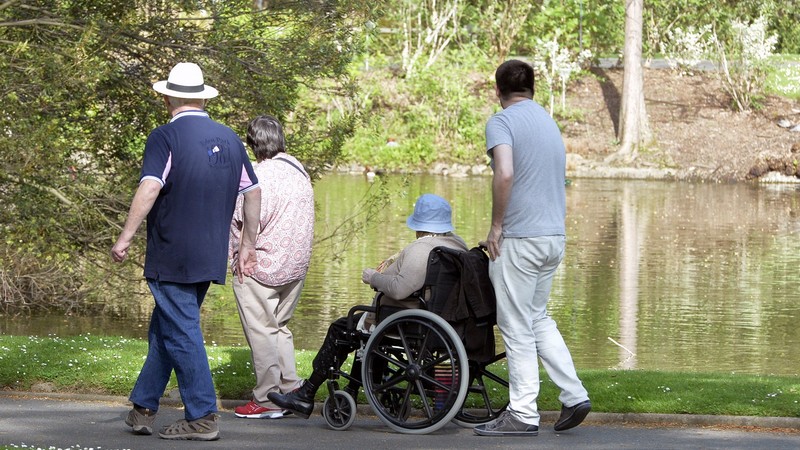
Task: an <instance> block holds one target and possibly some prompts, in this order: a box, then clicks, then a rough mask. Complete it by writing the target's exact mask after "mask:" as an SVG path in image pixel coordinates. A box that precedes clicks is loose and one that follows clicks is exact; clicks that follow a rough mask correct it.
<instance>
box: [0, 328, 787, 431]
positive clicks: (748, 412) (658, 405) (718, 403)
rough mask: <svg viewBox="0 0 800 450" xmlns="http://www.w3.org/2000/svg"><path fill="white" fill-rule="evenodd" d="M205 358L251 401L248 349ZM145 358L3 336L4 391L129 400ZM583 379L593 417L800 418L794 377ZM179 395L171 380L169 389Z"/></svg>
mask: <svg viewBox="0 0 800 450" xmlns="http://www.w3.org/2000/svg"><path fill="white" fill-rule="evenodd" d="M207 350H208V358H209V363H210V365H211V371H212V374H213V377H214V383H215V385H216V387H217V392H218V395H219V397H220V398H224V399H247V398H248V397H249V392H250V389H252V385H253V383H254V380H255V378H254V377H253V374H252V370H251V363H250V350H249V348H247V347H222V346H216V345H211V346H207ZM146 353H147V342H145V341H143V340H139V339H126V338H116V337H98V336H91V335H82V336H77V337H69V338H61V337H55V336H50V337H35V336H0V388H2V389H11V390H23V391H24V390H37V391H39V390H44V389H52V390H53V391H55V392H77V393H95V394H107V395H127V394H128V393H129V391H130V389H131V387H132V386H133V383H134V381H135V380H136V376H137V375H138V373H139V369H140V368H141V365H142V362H143V360H144V356H145V354H146ZM313 357H314V353H313V352H308V351H300V352H298V353H297V363H298V371H299V373H300V375H301V376H304V375H308V374H309V373H310V371H311V360H312V359H313ZM580 376H581V378H582V380H583V382H584V384H585V386H586V388H587V389H588V390H589V394H590V396H591V398H592V405H593V409H592V410H593V411H596V412H615V413H662V414H713V415H739V416H766V417H800V378H798V377H796V376H795V377H789V376H757V375H745V374H736V373H713V372H710V373H672V372H657V371H644V370H626V371H620V370H581V371H580ZM175 387H177V383H176V382H175V379H174V376H173V379H172V380H171V382H170V386H169V387H168V389H173V388H175ZM325 393H326V390H325V389H322V390H320V392H319V393H318V396H319V398H322V396H324V395H325ZM503 394H505V393H504V392H501V393H499V394H497V395H503ZM361 395H362V398H361V400H362V401H363V394H361ZM539 408H540V409H541V410H545V411H554V410H558V409H560V404H559V403H558V390H557V389H556V387H555V385H553V383H552V382H551V381H550V380H549V378H547V377H546V375H544V374H543V375H542V393H541V396H540V403H539Z"/></svg>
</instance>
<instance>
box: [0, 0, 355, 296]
mask: <svg viewBox="0 0 800 450" xmlns="http://www.w3.org/2000/svg"><path fill="white" fill-rule="evenodd" d="M365 10H366V9H365V6H364V4H363V3H362V0H347V1H335V0H294V1H291V0H283V1H280V0H275V1H257V2H251V1H242V0H226V1H224V2H223V1H216V0H200V1H161V0H134V1H121V0H63V1H60V0H40V1H21V0H7V1H5V2H3V3H0V55H2V56H0V98H1V99H2V107H0V136H2V137H0V139H2V146H1V147H0V167H2V170H0V203H2V204H3V205H6V206H4V208H3V209H2V212H0V226H2V227H3V229H2V231H3V236H4V239H5V242H4V245H2V246H1V247H0V248H1V249H2V251H1V252H0V267H2V268H3V269H0V278H2V280H0V281H3V282H4V283H5V284H8V285H9V286H11V287H12V289H10V290H7V291H6V292H9V293H10V294H7V298H6V299H8V297H14V298H16V297H19V298H27V299H28V300H26V301H27V302H28V303H29V304H28V307H29V308H30V309H37V308H40V307H41V306H42V304H41V303H39V302H42V303H44V302H47V301H54V302H65V301H66V302H71V301H74V300H80V299H84V298H86V296H87V295H90V293H91V292H92V291H93V290H94V289H93V288H94V287H95V286H96V285H97V284H101V283H105V282H106V281H108V280H107V279H108V277H109V274H110V272H109V270H110V269H111V268H109V267H108V263H107V261H109V260H110V259H109V257H108V249H109V248H110V245H111V243H112V242H113V239H114V238H115V236H116V234H117V233H118V230H119V226H120V225H121V223H122V221H123V220H124V216H125V214H126V213H127V206H128V204H129V201H130V198H131V195H132V192H133V189H134V188H135V184H136V181H137V180H138V170H139V167H140V159H141V152H142V150H143V142H144V139H145V138H146V136H147V134H148V133H149V131H150V130H151V129H152V128H154V127H155V126H157V125H159V124H161V123H164V122H165V121H166V120H167V116H166V112H165V108H164V106H163V103H162V100H161V99H160V98H159V95H158V94H156V93H155V92H154V91H153V90H152V83H153V82H154V81H157V80H161V79H166V77H167V75H168V73H169V70H170V69H171V68H172V66H173V65H174V64H175V63H177V62H180V61H193V62H197V63H198V64H199V65H200V66H201V67H202V68H203V71H204V75H205V79H206V82H207V83H208V84H211V85H213V86H214V87H216V88H217V89H219V91H220V96H219V97H218V98H215V99H213V100H212V101H211V102H210V103H209V106H208V110H209V112H210V113H211V114H212V117H214V118H215V119H217V120H219V121H221V122H223V123H226V124H228V125H230V126H231V127H233V128H234V129H235V130H237V132H239V133H240V135H244V130H245V128H246V125H247V122H248V121H249V120H250V119H251V118H252V117H253V116H255V115H257V114H263V113H268V114H272V115H275V116H277V117H278V118H280V119H281V120H283V121H284V122H285V125H286V128H287V132H288V134H289V135H290V137H291V138H292V140H290V142H289V145H290V151H292V152H293V153H294V154H296V155H298V156H299V157H300V158H301V159H302V160H303V161H304V162H305V163H306V164H307V165H308V166H309V169H310V170H311V171H312V173H316V172H318V171H319V170H321V169H322V168H324V165H325V164H328V163H329V162H330V161H333V160H335V159H336V157H337V154H338V151H339V147H340V145H341V142H342V140H343V139H344V137H345V136H347V135H349V134H350V133H351V131H352V127H353V125H354V120H355V117H354V115H353V114H351V113H349V112H347V111H339V114H335V115H333V114H330V113H328V114H322V115H321V113H325V111H322V110H321V108H322V106H321V105H308V104H307V105H304V108H302V109H299V108H296V106H297V101H298V95H299V94H300V93H301V92H308V90H319V91H320V95H326V96H329V97H330V96H344V97H347V96H348V95H349V94H350V92H351V88H350V83H349V80H348V77H347V73H346V68H347V66H348V64H349V62H350V60H351V57H352V55H353V54H354V52H356V51H357V50H358V46H357V43H358V42H360V39H359V35H358V32H359V30H360V28H361V27H362V26H363V23H364V22H365V20H366V15H364V14H362V13H361V11H365ZM319 80H325V83H320V82H319ZM320 116H322V117H323V118H324V120H320V119H319V118H320ZM139 243H140V244H141V242H139ZM137 253H138V254H140V255H141V254H142V253H143V251H138V252H137ZM115 270H116V269H115ZM76 272H79V275H78V276H76V275H75V273H76ZM136 272H139V270H138V269H137V270H136ZM133 275H134V276H136V277H140V276H141V275H140V272H139V273H135V274H133ZM25 279H28V280H33V281H29V282H23V281H21V280H25ZM91 280H93V281H91ZM58 283H61V284H62V285H63V287H62V288H59V287H57V286H54V284H58ZM31 299H39V300H31ZM4 304H7V303H6V302H4ZM58 307H63V304H62V303H59V305H58ZM66 309H69V308H66Z"/></svg>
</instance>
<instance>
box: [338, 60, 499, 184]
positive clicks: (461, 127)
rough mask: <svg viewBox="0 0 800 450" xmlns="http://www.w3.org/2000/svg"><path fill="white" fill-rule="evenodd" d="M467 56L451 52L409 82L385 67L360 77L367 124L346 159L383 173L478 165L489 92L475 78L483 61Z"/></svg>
mask: <svg viewBox="0 0 800 450" xmlns="http://www.w3.org/2000/svg"><path fill="white" fill-rule="evenodd" d="M471 54H472V53H471V52H469V51H460V52H455V51H454V52H450V53H449V54H448V59H446V60H441V61H437V62H436V63H435V64H434V65H433V66H431V67H430V68H429V69H427V70H424V71H421V72H420V73H419V74H417V75H416V76H415V77H413V78H411V79H408V78H403V77H400V76H396V75H395V74H394V73H393V71H392V70H391V68H389V67H384V68H381V69H373V70H371V71H369V72H364V73H362V74H360V75H359V77H360V79H361V80H362V81H361V83H362V86H363V88H364V90H363V92H362V93H361V95H362V96H363V97H362V98H363V103H362V104H363V105H364V108H365V111H364V115H365V117H366V119H365V120H366V123H365V126H364V127H362V128H359V129H358V130H356V132H355V135H354V136H353V138H352V139H351V140H349V141H348V142H347V144H346V146H345V149H346V155H345V156H346V158H347V159H348V160H350V161H356V162H358V163H359V164H361V165H366V166H370V167H373V168H376V167H377V168H383V169H398V168H401V167H406V168H408V167H420V166H423V165H429V164H430V163H432V162H433V161H445V162H446V161H452V162H465V163H475V162H480V161H482V157H483V154H484V149H483V145H482V140H483V127H484V125H485V120H486V117H488V115H489V114H491V112H492V111H490V110H488V109H487V108H488V107H489V104H488V102H487V101H486V100H485V99H486V97H487V95H493V93H492V89H491V84H490V82H489V80H487V79H485V78H478V77H476V76H475V73H481V70H479V68H480V67H481V64H485V61H480V60H474V59H471ZM484 68H485V71H484V72H483V73H490V69H489V68H488V66H484Z"/></svg>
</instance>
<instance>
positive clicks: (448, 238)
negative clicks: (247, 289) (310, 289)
mask: <svg viewBox="0 0 800 450" xmlns="http://www.w3.org/2000/svg"><path fill="white" fill-rule="evenodd" d="M406 224H407V225H408V227H409V228H410V229H412V230H414V231H415V232H416V239H415V240H414V241H413V242H411V243H410V244H408V245H407V246H406V247H405V248H403V250H401V251H400V252H399V253H397V254H395V255H392V256H391V257H389V258H388V259H386V260H385V261H383V262H382V263H381V264H380V265H379V266H378V267H377V268H376V269H372V268H367V269H364V271H363V272H362V275H361V280H362V281H363V282H364V283H366V284H369V285H370V286H372V288H373V289H375V290H376V291H377V292H378V294H376V298H377V296H378V295H382V298H381V305H391V306H393V307H398V308H418V307H419V306H420V305H419V302H418V300H416V299H409V297H410V296H411V294H413V293H414V292H416V291H418V290H420V289H422V287H423V284H424V283H425V274H426V271H427V266H428V254H429V253H430V252H431V250H433V249H434V248H435V247H439V246H444V247H449V248H452V249H455V250H463V251H466V250H467V244H466V243H465V242H464V240H463V239H462V238H461V237H459V236H458V235H456V234H455V233H454V232H453V223H452V211H451V208H450V204H449V203H448V202H447V200H445V199H443V198H442V197H439V196H438V195H434V194H423V195H421V196H420V197H419V198H418V199H417V201H416V202H415V204H414V213H413V214H411V215H410V216H409V217H408V219H407V220H406ZM348 321H349V323H351V324H352V323H356V322H357V323H358V325H357V328H358V330H359V331H360V332H363V333H369V332H371V331H372V329H373V328H374V326H375V318H374V315H373V314H372V313H358V314H354V315H353V316H352V317H350V318H348V317H342V318H339V319H337V320H336V321H334V322H333V323H332V324H331V325H330V327H329V328H328V333H327V334H326V336H325V339H324V341H323V342H322V346H321V347H320V349H319V351H318V352H317V356H316V357H315V358H314V361H313V363H312V368H313V372H312V373H311V376H310V377H309V378H308V379H307V380H305V381H304V383H303V384H302V385H301V386H300V387H299V388H297V389H295V390H293V391H291V392H289V393H287V394H280V393H277V392H271V393H270V394H269V395H268V398H269V399H270V401H272V402H273V403H274V404H276V405H277V406H278V407H280V408H283V409H286V410H289V411H291V412H293V413H295V414H297V415H298V416H300V417H303V418H306V419H307V418H308V417H309V416H310V415H311V413H312V412H313V410H314V395H315V394H316V393H317V390H318V389H319V388H320V386H321V385H322V384H323V383H324V382H325V381H326V380H327V379H328V378H329V376H330V374H331V373H332V372H333V371H334V370H339V368H340V367H341V365H342V364H343V363H344V361H345V360H346V359H347V356H348V354H349V353H350V352H353V351H355V350H357V349H358V348H359V347H360V342H359V340H358V339H352V338H351V337H350V336H349V335H348V333H350V329H348ZM360 365H361V363H360V361H355V362H354V363H353V370H352V371H351V374H352V376H354V378H358V377H359V376H360V375H359V374H360V372H361V371H360V370H359V369H360ZM358 387H359V383H358V381H355V380H351V381H350V384H349V385H348V386H347V387H346V388H345V391H347V392H348V393H350V394H351V395H352V396H353V398H355V397H356V394H357V393H358Z"/></svg>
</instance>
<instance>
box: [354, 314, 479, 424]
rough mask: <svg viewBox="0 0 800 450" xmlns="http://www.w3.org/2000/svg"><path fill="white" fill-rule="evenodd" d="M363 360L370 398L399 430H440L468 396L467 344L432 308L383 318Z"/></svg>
mask: <svg viewBox="0 0 800 450" xmlns="http://www.w3.org/2000/svg"><path fill="white" fill-rule="evenodd" d="M362 359H363V366H362V369H361V370H362V378H361V379H362V382H363V384H364V393H365V394H366V397H367V401H369V404H370V406H372V409H373V410H374V411H375V413H376V414H377V415H378V417H379V418H380V419H381V421H382V422H383V423H385V424H386V425H387V426H388V427H389V428H391V429H393V430H395V431H398V432H401V433H407V434H426V433H431V432H433V431H436V430H438V429H439V428H441V427H443V426H445V425H446V424H447V423H448V422H450V421H451V420H452V419H453V417H455V415H456V414H457V413H458V412H459V411H460V408H461V405H462V404H463V402H464V398H465V397H466V395H467V387H468V383H469V379H468V378H469V364H468V361H467V352H466V350H465V349H464V345H463V344H462V343H461V339H460V338H459V336H458V334H457V333H456V332H455V330H453V327H451V326H450V324H448V323H447V322H446V321H445V320H444V319H442V318H441V317H439V316H437V315H436V314H434V313H432V312H430V311H425V310H419V309H410V310H404V311H400V312H398V313H396V314H393V315H391V316H389V317H388V318H386V319H385V320H383V321H382V322H381V323H380V324H379V325H378V326H377V328H376V329H375V331H374V332H373V333H372V335H371V336H370V338H369V340H368V341H367V345H366V347H365V348H364V354H363V358H362Z"/></svg>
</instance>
